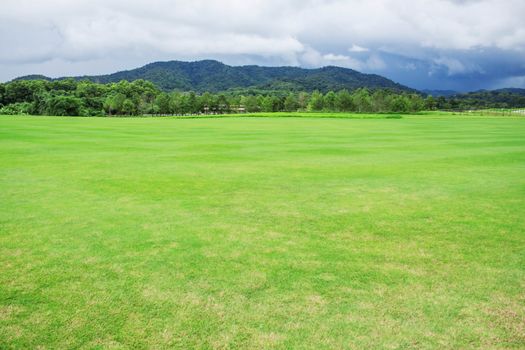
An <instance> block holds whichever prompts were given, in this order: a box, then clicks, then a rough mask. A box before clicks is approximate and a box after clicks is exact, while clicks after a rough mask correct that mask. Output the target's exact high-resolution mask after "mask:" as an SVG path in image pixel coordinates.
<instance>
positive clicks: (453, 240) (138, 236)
mask: <svg viewBox="0 0 525 350" xmlns="http://www.w3.org/2000/svg"><path fill="white" fill-rule="evenodd" d="M0 147H1V152H0V189H1V195H0V348H2V349H66V348H80V349H131V348H132V349H152V348H154V349H166V348H180V349H193V348H197V349H273V348H275V349H512V348H514V349H520V348H521V349H523V348H524V347H525V119H523V118H521V119H520V118H480V117H468V118H465V117H450V116H449V117H439V116H437V115H430V116H420V117H404V118H403V119H326V118H325V119H322V118H293V117H291V118H256V117H255V118H222V119H173V118H147V119H139V118H126V119H111V118H91V119H90V118H52V117H1V118H0Z"/></svg>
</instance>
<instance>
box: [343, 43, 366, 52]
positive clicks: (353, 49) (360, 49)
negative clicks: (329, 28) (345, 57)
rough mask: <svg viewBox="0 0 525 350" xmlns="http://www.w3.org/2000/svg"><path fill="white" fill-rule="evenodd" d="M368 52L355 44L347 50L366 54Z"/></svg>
mask: <svg viewBox="0 0 525 350" xmlns="http://www.w3.org/2000/svg"><path fill="white" fill-rule="evenodd" d="M368 51H370V50H369V49H367V48H366V47H362V46H359V45H356V44H352V47H350V48H349V49H348V52H368Z"/></svg>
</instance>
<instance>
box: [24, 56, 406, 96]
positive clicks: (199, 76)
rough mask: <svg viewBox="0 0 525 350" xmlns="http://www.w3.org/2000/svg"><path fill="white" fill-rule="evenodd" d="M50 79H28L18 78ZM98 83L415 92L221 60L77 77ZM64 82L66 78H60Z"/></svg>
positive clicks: (352, 77)
mask: <svg viewBox="0 0 525 350" xmlns="http://www.w3.org/2000/svg"><path fill="white" fill-rule="evenodd" d="M34 77H39V78H40V79H47V80H49V79H50V78H47V77H44V76H36V75H32V76H26V77H21V78H18V79H34ZM73 78H74V79H77V80H82V79H85V80H90V81H93V82H97V83H112V82H118V81H121V80H128V81H133V80H138V79H144V80H148V81H151V82H153V83H154V84H155V85H157V86H158V87H159V88H161V89H163V90H166V91H172V90H181V91H190V90H191V91H196V92H205V91H209V92H221V91H226V90H239V89H257V90H272V91H276V90H284V91H309V92H310V91H314V90H319V91H322V92H327V91H329V90H334V91H336V90H342V89H348V90H355V89H357V88H361V87H366V88H370V89H379V88H381V89H392V90H398V91H409V92H415V91H416V90H413V89H410V88H408V87H406V86H403V85H401V84H398V83H395V82H393V81H392V80H389V79H387V78H385V77H382V76H380V75H375V74H363V73H360V72H357V71H355V70H352V69H348V68H341V67H333V66H330V67H324V68H318V69H305V68H298V67H261V66H239V67H234V66H228V65H226V64H223V63H221V62H218V61H213V60H204V61H196V62H182V61H169V62H156V63H151V64H148V65H145V66H144V67H141V68H137V69H132V70H128V71H122V72H117V73H113V74H108V75H98V76H81V77H73ZM60 79H64V78H60Z"/></svg>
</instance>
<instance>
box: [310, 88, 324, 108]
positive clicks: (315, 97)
mask: <svg viewBox="0 0 525 350" xmlns="http://www.w3.org/2000/svg"><path fill="white" fill-rule="evenodd" d="M308 110H309V111H322V110H323V94H321V93H320V92H319V91H317V90H316V91H314V92H313V93H312V96H311V97H310V101H309V102H308Z"/></svg>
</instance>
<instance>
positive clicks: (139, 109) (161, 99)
mask: <svg viewBox="0 0 525 350" xmlns="http://www.w3.org/2000/svg"><path fill="white" fill-rule="evenodd" d="M465 101H466V102H471V99H466V100H463V102H465ZM461 103H462V101H459V102H458V100H449V99H445V98H437V99H434V98H433V97H432V96H428V97H424V96H422V95H419V94H416V93H406V92H399V91H392V90H386V89H383V90H382V89H378V90H368V89H364V88H362V89H357V90H354V91H348V90H340V91H337V92H335V91H329V92H327V93H325V94H323V93H321V92H319V91H314V92H312V93H307V92H286V91H270V92H269V91H253V90H252V91H227V92H224V93H215V94H212V93H208V92H205V93H202V94H197V93H195V92H191V91H190V92H178V91H175V92H169V93H168V92H165V91H162V90H160V89H159V88H157V87H156V86H155V85H154V84H153V83H151V82H148V81H145V80H135V81H133V82H128V81H125V80H123V81H120V82H118V83H108V84H99V83H94V82H90V81H77V80H73V79H64V80H54V81H46V80H16V81H12V82H9V83H4V84H0V114H3V115H5V114H10V115H17V114H31V115H56V116H119V115H173V114H175V115H189V114H220V113H243V112H282V111H286V112H293V111H327V112H357V113H383V112H384V113H389V112H400V113H410V112H418V111H422V110H434V109H443V108H447V107H451V106H452V105H453V106H454V107H456V106H457V105H459V104H461Z"/></svg>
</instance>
